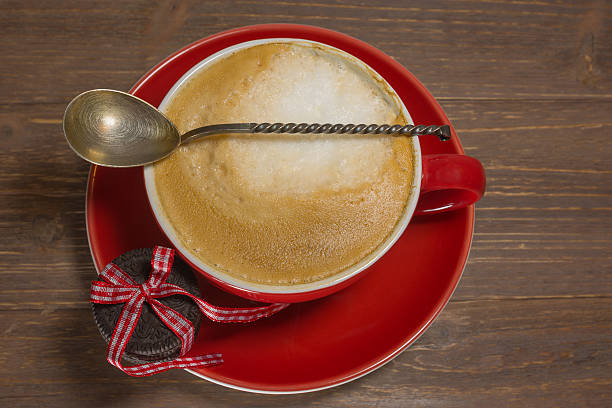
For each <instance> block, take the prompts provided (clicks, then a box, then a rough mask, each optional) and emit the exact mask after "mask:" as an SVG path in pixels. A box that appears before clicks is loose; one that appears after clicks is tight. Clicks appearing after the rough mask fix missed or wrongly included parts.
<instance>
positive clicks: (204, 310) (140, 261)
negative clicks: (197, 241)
mask: <svg viewBox="0 0 612 408" xmlns="http://www.w3.org/2000/svg"><path fill="white" fill-rule="evenodd" d="M145 260H146V263H145ZM147 271H148V273H147ZM99 278H100V280H97V281H93V282H92V284H91V293H90V301H91V303H92V307H93V310H94V318H95V320H96V323H97V324H98V327H99V329H100V332H101V333H102V336H103V337H104V338H105V339H106V340H107V342H108V349H107V356H106V358H107V360H108V362H109V363H111V364H112V365H114V366H115V367H117V368H119V369H120V370H122V371H123V372H125V373H126V374H129V375H131V376H147V375H152V374H155V373H159V372H162V371H166V370H168V369H171V368H202V367H208V366H211V365H217V364H221V363H223V357H222V356H221V354H219V353H210V354H204V355H198V356H192V357H186V356H185V355H186V354H187V353H188V352H189V350H191V346H192V345H193V343H194V341H195V338H196V333H197V329H198V327H199V323H200V320H199V318H201V315H204V316H206V317H207V318H208V319H210V320H212V321H213V322H218V323H249V322H253V321H255V320H258V319H261V318H264V317H268V316H271V315H273V314H275V313H277V312H279V311H280V310H282V309H284V308H286V307H287V306H288V305H287V304H283V303H274V304H271V305H265V306H260V307H248V308H231V307H218V306H214V305H212V304H210V303H208V302H206V301H205V300H204V299H202V298H200V297H199V294H197V282H196V281H195V278H194V277H193V274H192V272H191V270H190V268H189V267H188V266H187V265H186V264H185V263H184V262H183V261H182V260H180V258H176V259H175V256H174V250H173V249H170V248H165V247H161V246H157V247H155V248H154V249H152V250H146V249H141V250H135V251H131V252H128V253H126V254H123V255H122V256H120V257H118V258H116V259H115V260H114V261H113V262H111V263H109V264H108V265H106V267H104V269H102V271H100V276H99ZM194 305H195V309H194ZM194 310H198V311H199V312H198V313H199V314H197V315H196V314H194ZM132 339H133V340H132ZM123 356H125V357H127V358H126V360H130V361H132V362H137V363H142V364H138V365H134V366H127V367H126V366H124V365H123V364H122V358H123Z"/></svg>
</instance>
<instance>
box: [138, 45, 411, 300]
mask: <svg viewBox="0 0 612 408" xmlns="http://www.w3.org/2000/svg"><path fill="white" fill-rule="evenodd" d="M278 42H291V43H306V44H310V45H318V46H322V47H323V48H325V49H328V50H330V51H332V52H337V53H339V54H341V55H342V56H343V57H348V58H349V59H351V60H352V61H353V62H354V63H356V64H358V65H360V66H361V67H363V68H365V69H366V70H367V71H369V72H370V73H373V74H374V75H376V76H377V80H381V81H382V82H383V83H384V84H385V86H386V87H388V89H390V90H391V91H392V95H391V96H392V97H393V99H394V100H395V101H396V103H397V104H398V105H399V107H400V108H401V110H402V113H403V115H404V116H405V118H406V120H407V121H408V123H410V124H412V123H413V121H412V117H411V115H410V113H409V111H408V110H407V108H406V106H405V104H404V102H403V101H402V99H401V98H400V97H399V95H398V92H397V91H396V90H395V89H394V88H393V87H392V86H391V85H390V84H389V83H388V81H387V80H386V79H385V78H384V77H383V76H382V75H381V74H379V73H378V72H377V71H376V70H374V68H372V67H371V66H369V65H368V64H367V63H365V62H364V61H362V60H360V59H359V58H357V57H356V56H354V55H352V54H351V53H350V52H348V51H345V50H342V49H340V48H338V47H335V46H332V45H329V44H326V43H324V42H320V41H313V40H309V39H304V38H297V37H270V38H260V39H256V40H251V41H244V42H239V43H236V44H233V45H230V46H228V47H225V48H223V49H221V50H219V51H217V52H215V53H213V54H211V55H209V56H207V57H206V58H204V59H202V60H201V61H199V62H197V63H196V64H194V65H193V66H192V67H191V68H190V69H189V70H188V71H187V72H185V73H184V74H183V75H182V76H181V77H180V78H179V80H178V81H176V82H175V83H174V84H173V85H172V87H171V88H170V89H169V90H168V92H167V93H166V94H165V95H164V98H163V99H162V101H161V103H160V104H159V108H158V109H159V110H161V111H163V109H164V108H165V107H166V106H167V104H168V103H169V101H170V100H171V99H172V97H173V96H174V94H175V93H176V92H177V90H178V89H179V88H180V87H181V86H182V85H183V84H184V83H185V82H186V81H188V80H189V79H190V78H191V77H192V76H193V75H194V74H195V73H196V72H198V71H199V70H200V69H202V68H203V67H204V66H207V65H209V64H211V63H213V62H216V61H217V60H219V59H222V58H224V57H226V56H228V55H230V54H231V53H233V52H235V51H237V50H240V49H244V48H249V47H253V46H255V45H260V44H267V43H278ZM412 147H413V156H414V157H413V158H414V165H413V168H414V175H413V182H412V186H411V187H410V189H411V192H410V194H409V198H408V200H407V202H406V205H405V206H404V211H403V212H402V215H401V216H400V218H399V220H398V221H397V222H396V224H395V227H394V228H393V230H392V231H391V233H390V234H389V235H388V236H387V237H386V238H385V240H384V241H383V242H382V243H381V244H379V245H378V246H377V247H376V248H375V249H374V250H373V251H372V252H371V253H370V254H368V255H367V256H365V257H364V258H362V259H361V260H360V261H359V262H357V263H355V264H353V265H351V266H350V267H348V268H346V269H344V270H342V271H340V272H338V273H335V274H333V275H332V276H329V277H327V278H324V279H320V280H317V281H314V282H308V283H303V284H296V285H268V284H261V283H255V282H248V281H245V280H241V279H238V278H235V277H233V276H231V275H229V274H228V273H226V272H224V271H221V270H219V269H217V268H215V267H214V266H212V265H209V264H207V263H205V262H203V261H202V260H200V259H198V258H196V257H195V256H194V255H193V254H192V253H191V252H190V251H188V250H187V249H186V248H185V247H184V246H183V244H182V242H181V241H180V239H179V237H178V234H177V233H176V231H175V229H174V228H173V227H172V225H171V224H170V223H169V222H168V220H167V219H166V217H165V215H164V213H163V212H162V211H161V204H160V202H159V199H158V196H157V189H156V186H155V181H154V171H153V165H152V164H149V165H146V166H144V167H143V175H144V184H145V189H146V195H147V200H148V202H149V207H150V209H151V211H152V213H153V216H154V218H155V220H156V222H157V223H158V225H159V227H160V229H161V231H162V232H163V234H164V235H165V236H166V237H167V238H168V240H169V241H170V242H171V243H172V245H173V246H174V247H175V249H176V251H177V252H178V253H179V254H180V255H181V256H182V257H183V258H184V259H185V260H186V261H187V262H188V263H189V264H191V266H192V267H194V268H195V269H196V270H197V271H198V272H199V273H202V274H204V275H206V276H207V277H208V278H211V279H212V280H213V281H214V282H216V283H218V284H221V285H222V286H223V285H226V286H229V287H232V288H233V289H235V290H238V291H241V292H247V293H251V294H261V295H272V296H274V295H281V296H282V295H304V294H309V293H314V292H320V291H324V290H326V289H331V288H333V287H336V286H340V285H341V284H342V283H347V282H348V281H350V280H352V279H354V278H356V277H357V276H358V275H360V274H362V273H363V272H365V271H366V270H367V269H368V268H369V267H370V266H372V265H373V264H374V263H375V262H376V261H378V260H379V259H380V258H381V257H382V256H383V255H384V254H385V253H386V252H387V251H388V250H389V249H390V248H391V247H392V246H393V245H394V244H395V242H396V241H397V240H398V239H399V238H400V236H401V235H402V234H403V233H404V231H405V229H406V227H407V226H408V224H409V223H410V220H411V219H412V216H413V214H414V211H415V209H416V205H417V202H418V199H419V195H420V185H421V175H422V164H421V148H420V143H419V139H418V138H416V137H415V138H412Z"/></svg>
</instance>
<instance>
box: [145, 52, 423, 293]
mask: <svg viewBox="0 0 612 408" xmlns="http://www.w3.org/2000/svg"><path fill="white" fill-rule="evenodd" d="M392 95H393V94H392V91H390V90H389V89H388V88H387V86H386V85H385V84H384V83H383V82H381V81H380V80H379V79H378V77H377V76H376V74H374V73H373V72H369V71H368V70H366V69H365V67H362V66H360V65H358V64H357V63H355V62H354V61H353V60H352V59H351V57H348V56H342V55H341V54H340V53H339V52H336V51H332V50H331V49H326V48H324V47H319V46H313V45H307V44H299V43H268V44H262V45H256V46H253V47H250V48H245V49H240V50H237V51H235V52H234V53H232V54H230V55H229V56H226V57H222V58H221V59H219V60H216V61H213V62H211V63H210V64H209V65H206V66H205V67H203V68H202V69H200V70H199V71H198V72H196V73H195V74H194V75H192V76H191V77H190V79H189V80H188V81H187V82H186V83H184V84H182V85H181V87H180V88H179V89H178V90H177V92H176V93H175V94H174V96H173V97H172V99H171V100H170V101H169V104H168V105H167V106H166V108H165V109H164V110H165V112H164V113H165V114H166V115H167V116H168V117H169V118H170V119H171V120H172V121H173V122H174V123H175V124H176V125H177V127H178V129H179V130H180V131H181V132H186V131H188V130H191V129H193V128H196V127H199V126H205V125H209V124H216V123H236V122H296V123H300V122H308V123H327V122H330V123H368V124H369V123H378V124H382V123H391V124H395V123H399V124H405V123H406V120H405V118H404V116H403V114H402V112H401V108H400V106H399V104H398V103H397V102H396V100H395V99H394V97H393V96H392ZM413 166H414V151H413V146H412V142H411V140H410V138H406V137H392V136H380V135H374V136H372V135H300V134H297V135H287V134H280V135H278V134H272V135H220V136H214V137H208V138H204V139H201V140H199V141H196V142H192V143H190V144H188V145H185V146H181V147H180V148H179V149H177V151H175V152H174V153H173V154H172V155H170V156H169V157H168V158H166V159H164V160H162V161H160V162H158V163H156V164H155V165H154V167H153V169H154V179H155V185H156V189H157V195H158V199H159V202H160V205H161V208H162V212H163V214H164V216H165V217H166V219H167V220H168V222H169V223H170V225H171V226H172V228H173V229H174V230H175V233H176V235H177V236H178V238H179V239H180V240H181V242H182V244H183V245H184V246H185V248H187V249H188V250H189V251H190V252H191V253H192V254H193V255H194V256H195V257H197V258H199V259H200V260H201V261H202V262H203V263H205V264H208V265H211V266H214V267H215V268H216V269H218V270H220V271H222V272H225V273H227V274H229V275H230V276H233V277H235V278H237V279H240V280H244V281H248V282H255V283H260V284H269V285H295V284H302V283H308V282H313V281H317V280H320V279H323V278H326V277H329V276H332V275H334V274H336V273H338V272H340V271H343V270H345V269H346V268H348V267H350V266H352V265H355V264H356V263H358V262H359V261H361V260H362V259H364V258H365V257H367V256H368V255H369V254H371V253H372V252H373V251H374V250H375V249H376V248H377V247H378V246H379V245H380V244H381V243H382V242H383V241H384V240H385V239H386V238H387V237H388V236H389V234H390V233H391V232H392V231H393V229H394V227H395V226H396V224H397V222H398V220H399V219H400V217H401V215H402V214H403V212H404V207H405V206H406V203H407V201H408V198H409V196H410V195H411V194H412V192H411V189H412V184H413V178H414V170H413Z"/></svg>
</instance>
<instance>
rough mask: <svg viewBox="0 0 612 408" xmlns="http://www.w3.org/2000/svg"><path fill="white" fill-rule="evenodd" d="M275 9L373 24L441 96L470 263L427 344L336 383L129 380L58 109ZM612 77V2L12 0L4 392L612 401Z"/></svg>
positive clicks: (4, 165) (2, 152)
mask: <svg viewBox="0 0 612 408" xmlns="http://www.w3.org/2000/svg"><path fill="white" fill-rule="evenodd" d="M269 22H290V23H302V24H311V25H319V26H323V27H326V28H331V29H335V30H338V31H342V32H344V33H347V34H349V35H352V36H355V37H357V38H359V39H361V40H364V41H367V42H369V43H371V44H373V45H374V46H376V47H378V48H380V49H381V50H383V51H385V52H386V53H388V54H390V55H392V56H393V57H394V58H396V59H397V60H398V61H399V62H400V63H402V64H403V65H405V66H406V67H407V68H408V69H409V70H411V71H412V72H413V73H414V74H415V75H416V76H417V77H418V78H419V79H420V80H421V81H422V82H423V84H424V85H425V86H426V87H427V88H428V89H429V90H430V91H431V92H432V94H433V95H434V96H435V97H436V98H437V99H438V101H439V102H440V103H441V105H442V107H443V108H444V109H445V111H446V113H447V114H448V116H449V118H450V120H451V122H452V123H453V125H454V126H455V128H456V130H457V132H458V134H459V135H460V137H461V140H462V143H463V145H464V147H465V150H466V153H467V154H470V155H472V156H475V157H477V158H478V159H480V160H481V161H482V162H483V164H484V166H485V169H486V171H487V177H488V189H487V195H486V197H485V198H484V199H483V200H482V201H481V202H479V203H478V205H477V211H476V226H475V235H474V241H473V245H472V251H471V255H470V258H469V261H468V265H467V267H466V270H465V273H464V275H463V278H462V280H461V282H460V284H459V287H458V288H457V290H456V292H455V294H454V296H453V298H452V299H451V301H450V303H449V304H448V306H447V307H446V309H445V310H444V311H443V312H442V314H441V315H440V316H439V318H438V319H437V320H436V321H435V323H434V324H433V325H432V326H431V328H430V329H429V330H428V331H427V332H426V333H425V334H424V335H423V336H422V337H421V338H420V339H419V340H418V341H417V342H416V343H415V344H414V345H412V346H411V347H410V348H409V349H408V350H407V351H405V352H404V353H402V354H401V355H400V356H399V357H397V358H396V359H395V360H393V361H392V362H391V363H389V364H387V365H385V366H384V367H382V368H381V369H379V370H377V371H375V372H373V373H371V374H369V375H367V376H365V377H363V378H361V379H359V380H357V381H354V382H351V383H349V384H346V385H343V386H340V387H337V388H334V389H330V390H325V391H320V392H316V393H311V394H304V395H297V396H265V395H254V394H247V393H244V392H240V391H234V390H229V389H226V388H222V387H220V386H218V385H215V384H211V383H208V382H206V381H203V380H199V379H197V378H196V377H193V376H191V375H190V374H188V373H186V372H183V371H176V370H175V371H172V372H168V373H164V374H160V375H157V376H154V377H151V378H145V379H133V378H129V377H128V376H126V375H124V374H122V373H120V372H119V371H117V370H116V369H114V368H112V367H110V366H109V365H108V364H107V363H106V361H105V356H104V353H105V351H104V345H103V343H102V340H101V338H100V336H99V334H98V332H97V329H96V328H95V326H94V324H93V321H92V318H91V311H90V309H89V305H88V287H89V283H90V281H91V279H92V277H93V276H94V273H95V272H94V268H93V264H92V261H91V258H90V253H89V248H88V244H87V237H86V234H85V218H84V201H85V185H86V181H87V172H88V168H89V166H88V165H87V164H86V163H85V162H83V161H81V160H80V159H78V158H77V157H76V156H75V155H74V154H73V153H72V152H71V151H70V150H69V148H68V146H67V145H66V143H65V142H64V137H63V134H62V130H61V118H62V114H63V111H64V108H65V106H66V104H67V103H68V102H69V101H70V99H71V98H73V97H74V96H75V95H76V94H78V93H79V92H81V91H84V90H87V89H91V88H104V87H106V88H113V89H122V90H127V89H129V88H130V86H131V85H132V84H133V83H134V82H135V81H136V80H138V78H139V77H140V76H141V75H142V74H143V73H144V72H146V71H147V70H148V69H149V68H150V67H152V66H153V65H154V64H155V63H157V62H158V61H159V60H161V59H162V58H163V57H165V56H166V55H167V54H169V53H171V52H173V51H174V50H176V49H178V48H180V47H181V46H183V45H185V44H187V43H189V42H192V41H194V40H197V39H199V38H201V37H205V36H208V35H210V34H213V33H215V32H218V31H222V30H225V29H229V28H233V27H238V26H242V25H248V24H257V23H269ZM611 74H612V3H610V1H569V0H567V1H555V0H536V1H529V0H520V1H519V0H514V1H502V0H484V1H467V0H466V1H463V0H460V1H428V0H419V1H399V0H396V1H362V0H331V1H329V0H328V1H323V0H317V1H309V0H296V1H293V0H288V1H264V0H244V1H186V2H179V1H148V0H140V1H114V2H107V1H69V0H55V1H52V0H36V1H35V0H20V1H11V0H2V1H0V214H1V217H0V406H3V407H12V406H18V407H21V406H23V407H38V406H46V407H72V406H74V407H82V406H89V407H98V406H99V407H112V406H134V407H168V406H177V407H186V406H193V407H195V406H198V407H200V406H211V407H229V406H274V407H277V406H278V407H287V406H291V407H293V406H295V407H297V406H312V407H320V406H325V407H327V406H337V407H351V408H353V407H371V406H379V407H408V406H462V407H484V406H520V407H523V406H530V407H535V406H546V407H548V406H550V407H552V406H568V407H570V406H571V407H575V406H579V407H582V406H601V407H610V406H612V341H611V339H612V143H611V141H610V140H611V139H612V75H611Z"/></svg>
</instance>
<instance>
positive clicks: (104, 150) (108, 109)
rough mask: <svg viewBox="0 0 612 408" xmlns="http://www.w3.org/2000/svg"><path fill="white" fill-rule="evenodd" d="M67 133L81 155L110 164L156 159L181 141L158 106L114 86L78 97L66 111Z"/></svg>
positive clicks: (126, 165)
mask: <svg viewBox="0 0 612 408" xmlns="http://www.w3.org/2000/svg"><path fill="white" fill-rule="evenodd" d="M64 134H65V136H66V140H67V141H68V144H69V145H70V147H71V148H72V150H74V152H75V153H76V154H77V155H79V156H80V157H82V158H83V159H85V160H87V161H89V162H91V163H94V164H98V165H103V166H107V167H130V166H138V165H144V164H149V163H153V162H155V161H157V160H160V159H163V158H164V157H166V156H167V155H169V154H170V153H172V151H173V150H174V149H176V148H177V147H178V146H179V144H180V143H181V135H180V133H179V131H178V129H177V128H176V126H174V124H173V123H172V122H171V121H170V120H169V119H168V118H166V117H165V116H164V115H163V114H162V113H161V112H160V111H159V110H157V109H156V108H155V107H154V106H152V105H150V104H149V103H147V102H145V101H143V100H142V99H139V98H136V97H134V96H132V95H130V94H128V93H125V92H121V91H115V90H110V89H95V90H91V91H87V92H84V93H82V94H80V95H78V96H77V97H76V98H74V99H73V100H72V101H71V102H70V104H69V105H68V107H67V108H66V112H65V114H64Z"/></svg>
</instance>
